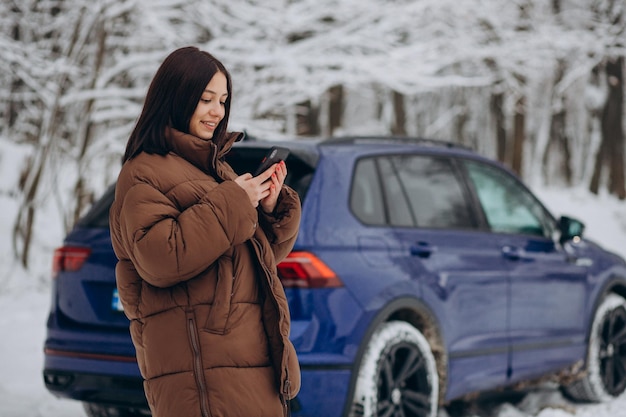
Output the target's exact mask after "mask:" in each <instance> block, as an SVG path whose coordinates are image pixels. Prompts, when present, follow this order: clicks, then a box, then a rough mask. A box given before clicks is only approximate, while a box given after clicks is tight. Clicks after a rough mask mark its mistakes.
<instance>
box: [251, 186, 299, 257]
mask: <svg viewBox="0 0 626 417" xmlns="http://www.w3.org/2000/svg"><path fill="white" fill-rule="evenodd" d="M301 214H302V213H301V205H300V197H299V196H298V193H296V192H295V191H294V190H293V189H291V188H289V187H287V186H286V185H284V186H283V189H282V190H281V192H280V195H279V196H278V202H277V203H276V208H275V209H274V212H272V213H271V214H268V213H265V212H263V210H261V209H259V222H260V224H261V227H262V228H263V231H264V232H265V235H266V236H267V239H268V240H269V242H270V244H271V246H272V251H273V252H274V258H276V263H279V262H280V261H282V260H283V259H285V257H286V256H287V255H288V254H289V252H291V249H293V245H294V244H295V243H296V238H297V237H298V230H299V228H300V216H301Z"/></svg>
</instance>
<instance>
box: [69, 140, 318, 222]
mask: <svg viewBox="0 0 626 417" xmlns="http://www.w3.org/2000/svg"><path fill="white" fill-rule="evenodd" d="M268 149H269V146H267V147H263V146H259V147H238V148H233V149H232V150H231V151H230V152H229V153H228V154H227V155H226V161H227V162H228V163H229V164H230V165H231V166H232V167H233V169H234V170H235V172H237V173H239V174H243V173H245V172H251V171H254V169H255V168H256V166H257V165H258V164H259V163H260V162H261V159H263V156H264V155H265V153H266V152H267V150H268ZM315 160H316V156H315V155H313V154H306V153H303V152H302V151H292V153H291V154H290V155H289V157H288V158H287V161H286V163H287V178H286V179H285V184H287V185H288V186H290V187H291V188H293V189H294V190H295V191H296V192H297V193H298V195H299V196H300V200H301V201H304V197H305V196H306V192H307V190H308V189H309V185H310V183H311V179H312V178H313V172H314V171H315V167H314V166H313V164H312V162H311V161H315ZM114 198H115V185H112V186H110V187H109V188H108V189H107V190H106V192H105V193H104V194H103V195H102V197H101V198H100V199H99V200H97V201H96V202H95V203H94V204H93V206H92V207H91V208H90V209H89V211H88V212H87V214H85V216H83V217H82V218H81V219H80V220H79V221H78V223H77V226H79V227H87V228H108V227H109V209H110V208H111V204H113V199H114Z"/></svg>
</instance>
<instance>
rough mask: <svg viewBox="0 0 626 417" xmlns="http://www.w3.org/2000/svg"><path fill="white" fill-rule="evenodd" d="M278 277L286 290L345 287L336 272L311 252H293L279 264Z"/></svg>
mask: <svg viewBox="0 0 626 417" xmlns="http://www.w3.org/2000/svg"><path fill="white" fill-rule="evenodd" d="M278 276H279V277H280V280H281V282H282V283H283V286H284V287H286V288H290V287H291V288H293V287H295V288H332V287H343V283H342V282H341V280H340V279H339V277H338V276H337V275H336V274H335V272H334V271H333V270H332V269H330V268H329V267H328V266H327V265H326V264H325V263H324V262H322V261H321V260H320V259H318V258H317V257H316V256H315V255H313V254H312V253H309V252H291V253H290V254H289V255H287V258H285V260H284V261H282V262H281V263H279V264H278Z"/></svg>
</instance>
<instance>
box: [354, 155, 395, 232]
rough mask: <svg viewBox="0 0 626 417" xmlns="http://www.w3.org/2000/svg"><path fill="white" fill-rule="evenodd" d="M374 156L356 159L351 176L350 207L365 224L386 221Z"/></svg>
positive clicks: (382, 223)
mask: <svg viewBox="0 0 626 417" xmlns="http://www.w3.org/2000/svg"><path fill="white" fill-rule="evenodd" d="M380 187H381V186H380V181H379V180H378V171H377V169H376V162H375V160H374V158H366V159H361V160H359V161H358V163H357V165H356V169H355V170H354V177H353V178H352V190H351V192H350V208H351V209H352V213H354V215H355V216H356V217H357V218H358V219H359V220H361V221H362V222H363V223H365V224H369V225H373V226H380V225H384V224H385V223H386V221H385V208H384V202H383V195H382V191H381V188H380Z"/></svg>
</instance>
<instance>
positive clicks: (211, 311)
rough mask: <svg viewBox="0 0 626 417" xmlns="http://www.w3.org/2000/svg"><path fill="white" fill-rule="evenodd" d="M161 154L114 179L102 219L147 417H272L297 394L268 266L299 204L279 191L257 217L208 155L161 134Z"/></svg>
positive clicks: (285, 315) (284, 318)
mask: <svg viewBox="0 0 626 417" xmlns="http://www.w3.org/2000/svg"><path fill="white" fill-rule="evenodd" d="M166 136H167V138H168V141H169V142H170V144H171V147H172V149H173V151H172V152H170V153H169V154H167V155H165V156H159V155H155V154H147V153H145V152H144V153H141V154H139V155H138V156H136V157H135V158H133V159H131V160H129V161H127V162H126V163H125V164H124V165H123V167H122V170H121V172H120V175H119V178H118V182H117V186H116V191H115V202H114V203H113V206H112V208H111V212H110V227H111V239H112V242H113V249H114V250H115V253H116V255H117V257H118V259H119V262H118V264H117V267H116V279H117V286H118V289H119V294H120V299H121V302H122V305H123V306H124V311H125V313H126V315H127V316H128V318H129V319H130V333H131V336H132V340H133V343H134V345H135V349H136V352H137V361H138V363H139V369H140V371H141V374H142V376H143V378H144V380H145V381H144V388H145V393H146V397H147V399H148V403H149V405H150V407H151V410H152V413H153V416H154V417H183V416H184V417H196V416H198V417H226V416H227V417H238V416H240V417H266V416H267V417H277V416H281V415H286V414H287V412H288V411H287V405H286V400H287V399H291V398H293V397H294V396H295V395H296V394H297V393H298V391H299V389H300V369H299V366H298V360H297V357H296V352H295V349H294V347H293V345H292V344H291V342H290V341H289V338H288V336H289V327H290V316H289V309H288V305H287V300H286V297H285V293H284V290H283V287H282V284H281V283H280V281H279V279H278V276H277V273H276V263H277V262H279V261H280V260H282V259H283V258H284V257H285V256H287V254H288V253H289V252H290V251H291V249H292V247H293V244H294V242H295V239H296V235H297V231H298V227H299V222H300V200H299V198H298V195H297V194H296V193H295V192H294V191H293V190H292V189H290V188H289V187H287V186H285V187H283V190H282V191H281V194H280V196H279V200H278V204H277V206H276V210H275V211H274V213H272V215H266V214H265V213H263V212H262V211H261V210H257V209H255V208H253V207H252V205H251V204H250V203H249V199H248V196H247V194H246V193H245V191H244V190H243V189H242V188H241V187H240V186H239V185H237V184H236V183H235V182H234V181H232V180H233V179H234V178H235V177H236V174H235V173H234V172H233V170H232V169H231V168H230V166H229V165H228V164H226V163H225V162H223V161H222V160H221V158H222V157H223V156H224V155H225V154H226V152H228V150H229V149H230V148H231V146H232V143H233V142H234V141H235V140H237V139H238V138H239V136H238V135H236V134H231V135H229V137H228V138H227V139H228V140H227V142H226V143H224V144H223V145H222V146H220V147H219V149H218V147H216V145H215V144H214V143H213V142H211V141H203V140H201V139H199V138H196V137H194V136H191V135H188V134H183V133H181V132H178V131H174V130H169V131H168V132H167V135H166Z"/></svg>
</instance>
